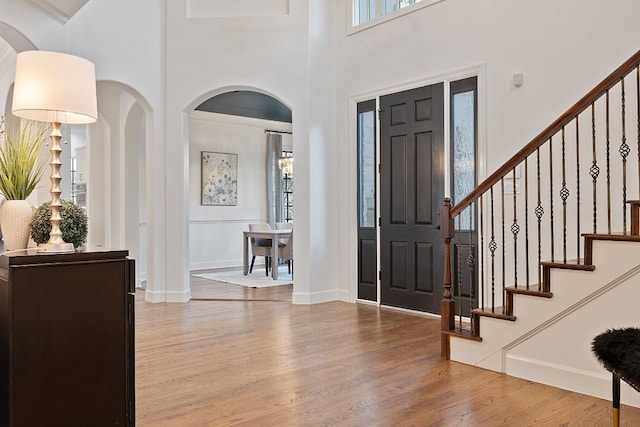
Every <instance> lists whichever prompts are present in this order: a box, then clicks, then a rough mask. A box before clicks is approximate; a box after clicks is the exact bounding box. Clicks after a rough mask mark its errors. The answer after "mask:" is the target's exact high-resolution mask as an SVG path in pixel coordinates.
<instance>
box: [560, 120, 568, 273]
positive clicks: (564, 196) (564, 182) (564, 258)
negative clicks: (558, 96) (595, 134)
mask: <svg viewBox="0 0 640 427" xmlns="http://www.w3.org/2000/svg"><path fill="white" fill-rule="evenodd" d="M566 178H567V177H566V156H565V139H564V126H562V188H561V189H560V198H561V199H562V262H563V263H565V264H566V263H567V198H568V197H569V190H568V189H567V179H566Z"/></svg>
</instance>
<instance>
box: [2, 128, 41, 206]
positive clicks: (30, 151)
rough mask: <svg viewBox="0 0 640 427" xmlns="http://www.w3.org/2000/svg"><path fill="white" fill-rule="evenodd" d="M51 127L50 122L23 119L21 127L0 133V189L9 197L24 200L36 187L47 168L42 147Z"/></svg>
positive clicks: (6, 197) (9, 198)
mask: <svg viewBox="0 0 640 427" xmlns="http://www.w3.org/2000/svg"><path fill="white" fill-rule="evenodd" d="M3 122H4V121H3ZM48 129H49V126H48V124H46V123H42V122H36V121H32V120H22V121H21V124H20V128H19V129H10V130H4V129H3V130H2V132H0V192H1V193H2V194H3V195H4V197H5V199H7V200H24V199H26V198H27V197H29V195H30V194H31V193H32V192H33V190H35V189H36V187H37V185H38V183H39V182H40V177H41V175H42V171H43V168H44V164H43V162H42V161H41V160H40V158H39V156H40V149H41V148H42V146H43V144H45V143H46V141H47V137H48Z"/></svg>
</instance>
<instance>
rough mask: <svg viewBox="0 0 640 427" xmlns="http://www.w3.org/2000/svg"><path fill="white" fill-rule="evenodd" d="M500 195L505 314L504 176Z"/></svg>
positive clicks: (503, 312)
mask: <svg viewBox="0 0 640 427" xmlns="http://www.w3.org/2000/svg"><path fill="white" fill-rule="evenodd" d="M500 195H501V201H500V209H501V215H500V220H501V227H500V228H501V230H502V247H501V249H502V302H503V304H502V314H505V311H504V295H505V294H504V288H505V287H506V286H507V283H506V280H507V258H506V256H507V255H506V253H505V232H504V227H505V222H504V221H505V215H504V177H502V178H501V179H500Z"/></svg>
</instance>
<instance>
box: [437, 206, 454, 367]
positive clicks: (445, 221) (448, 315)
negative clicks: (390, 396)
mask: <svg viewBox="0 0 640 427" xmlns="http://www.w3.org/2000/svg"><path fill="white" fill-rule="evenodd" d="M440 221H441V226H440V232H441V235H442V238H443V239H444V280H443V281H444V294H443V295H442V302H441V304H440V311H441V313H440V325H441V330H442V332H445V331H451V330H453V329H454V328H455V301H454V300H453V293H452V292H451V239H453V232H454V227H453V218H451V199H450V198H448V197H447V198H445V199H444V205H443V206H442V208H440ZM440 348H441V354H442V356H443V357H446V358H447V359H448V358H449V337H448V335H447V334H445V333H443V334H442V344H441V347H440Z"/></svg>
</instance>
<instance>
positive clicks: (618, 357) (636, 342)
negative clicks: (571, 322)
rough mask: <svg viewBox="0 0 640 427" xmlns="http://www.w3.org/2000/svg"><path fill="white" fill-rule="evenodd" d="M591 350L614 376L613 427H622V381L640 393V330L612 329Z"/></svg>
mask: <svg viewBox="0 0 640 427" xmlns="http://www.w3.org/2000/svg"><path fill="white" fill-rule="evenodd" d="M591 349H592V350H593V352H594V353H595V355H596V357H597V358H598V360H599V361H600V362H601V363H602V364H603V365H604V367H605V368H607V370H608V371H610V372H611V373H612V375H613V425H614V426H615V427H618V426H619V425H620V379H622V380H624V381H625V382H626V383H627V384H629V385H630V386H631V387H633V388H635V389H636V390H637V391H640V329H638V328H623V329H610V330H608V331H606V332H603V333H601V334H600V335H598V336H597V337H595V338H594V339H593V343H592V344H591Z"/></svg>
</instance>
